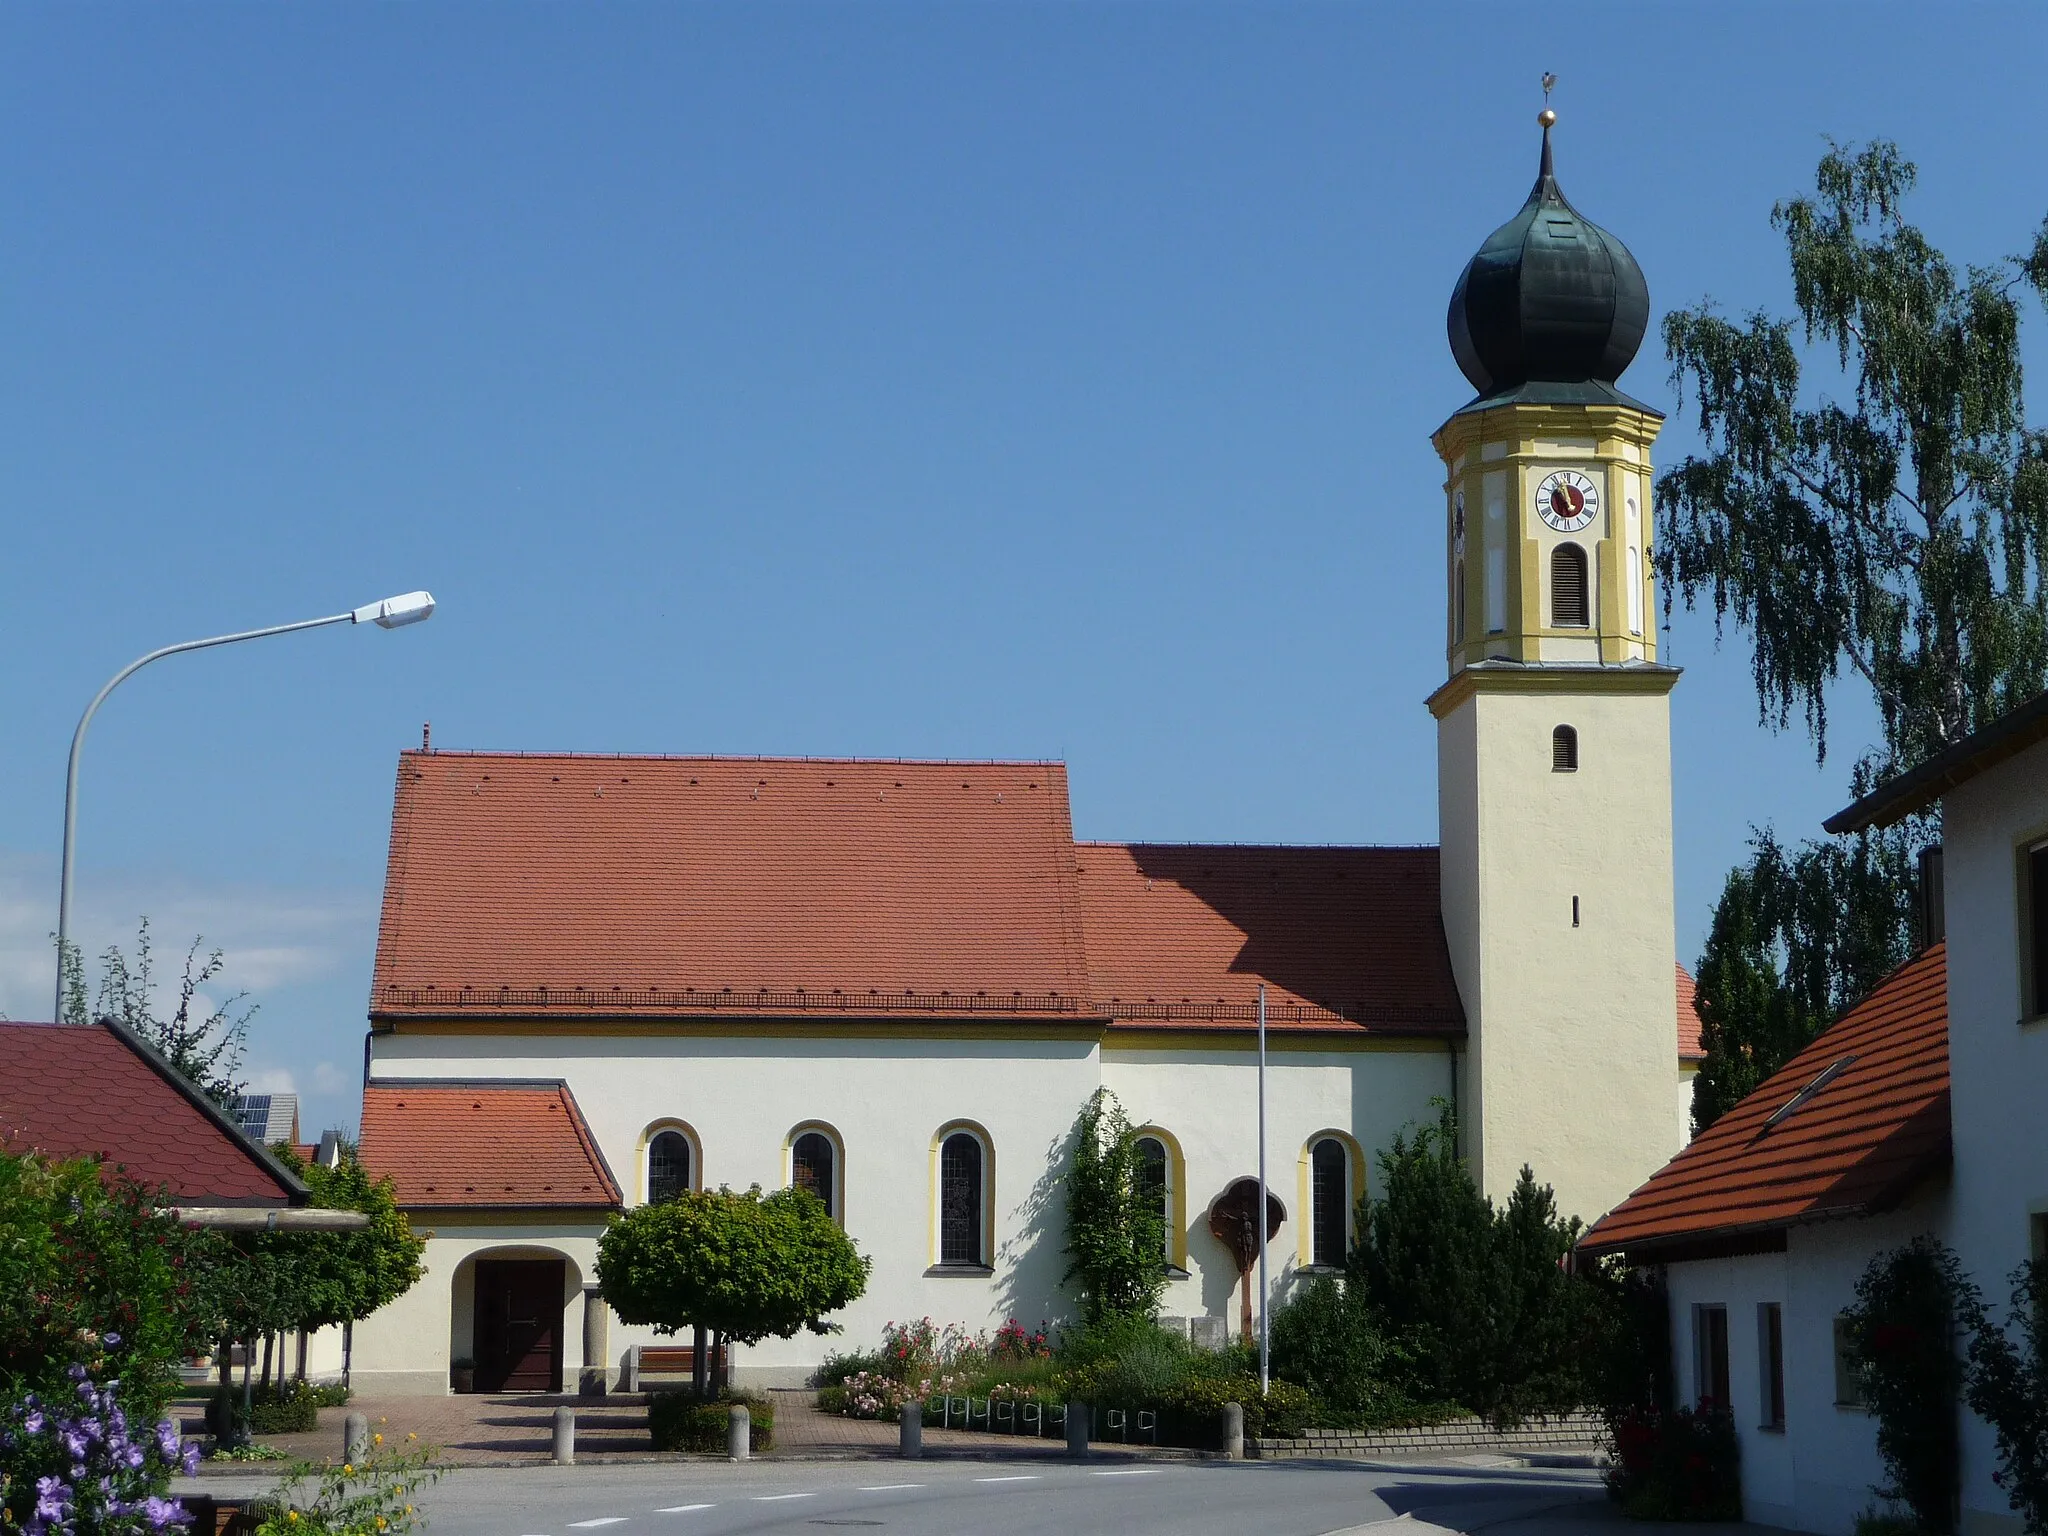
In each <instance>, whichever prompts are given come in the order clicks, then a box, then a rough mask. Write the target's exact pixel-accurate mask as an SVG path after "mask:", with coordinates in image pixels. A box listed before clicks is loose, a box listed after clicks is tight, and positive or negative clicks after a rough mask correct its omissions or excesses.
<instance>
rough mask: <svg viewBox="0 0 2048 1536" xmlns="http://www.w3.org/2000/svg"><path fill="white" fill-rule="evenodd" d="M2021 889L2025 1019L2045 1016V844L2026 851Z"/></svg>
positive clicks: (2047, 845) (2047, 969)
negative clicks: (2024, 926) (2024, 930)
mask: <svg viewBox="0 0 2048 1536" xmlns="http://www.w3.org/2000/svg"><path fill="white" fill-rule="evenodd" d="M2021 870H2022V881H2023V884H2024V887H2025V888H2024V889H2023V890H2022V891H2021V892H2020V912H2021V913H2022V919H2021V920H2022V921H2023V922H2024V923H2025V925H2026V933H2025V938H2024V941H2023V943H2024V948H2023V956H2024V959H2023V961H2022V966H2023V969H2024V970H2025V972H2026V975H2025V977H2024V990H2025V997H2024V1006H2025V1013H2026V1017H2028V1018H2030V1019H2038V1018H2040V1017H2041V1016H2042V1015H2043V1014H2048V843H2036V844H2035V845H2034V846H2033V847H2032V848H2029V849H2028V850H2027V851H2026V855H2025V862H2024V864H2023V865H2022V866H2021Z"/></svg>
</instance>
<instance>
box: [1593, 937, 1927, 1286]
mask: <svg viewBox="0 0 2048 1536" xmlns="http://www.w3.org/2000/svg"><path fill="white" fill-rule="evenodd" d="M1838 1063H1840V1064H1842V1065H1841V1067H1840V1070H1839V1071H1837V1072H1836V1073H1835V1075H1834V1076H1833V1077H1831V1078H1829V1079H1827V1080H1826V1081H1825V1082H1824V1083H1822V1084H1821V1085H1820V1086H1819V1087H1818V1088H1817V1090H1816V1091H1814V1092H1813V1093H1812V1094H1811V1096H1810V1097H1808V1098H1806V1099H1805V1100H1804V1101H1803V1102H1800V1103H1797V1104H1794V1103H1793V1101H1794V1099H1795V1098H1797V1097H1798V1095H1799V1094H1800V1093H1801V1092H1802V1091H1803V1090H1805V1089H1807V1088H1809V1087H1811V1086H1812V1085H1814V1083H1815V1082H1816V1080H1817V1079H1819V1078H1820V1076H1821V1074H1822V1073H1824V1072H1826V1071H1827V1070H1828V1069H1829V1068H1830V1067H1834V1066H1836V1065H1837V1064H1838ZM1788 1105H1789V1106H1791V1107H1790V1110H1789V1112H1788V1113H1785V1114H1784V1115H1783V1117H1782V1118H1781V1119H1780V1120H1779V1121H1778V1123H1776V1124H1775V1125H1767V1124H1766V1122H1767V1121H1769V1120H1770V1119H1771V1117H1772V1116H1773V1115H1777V1114H1779V1112H1780V1111H1784V1110H1786V1109H1787V1106H1788ZM1948 1156H1949V1105H1948V956H1947V950H1946V947H1945V946H1943V945H1936V946H1935V947H1934V948H1932V949H1930V950H1928V951H1926V952H1925V953H1924V954H1922V955H1920V956H1919V957H1918V958H1917V959H1914V960H1912V961H1910V962H1908V963H1907V964H1905V965H1903V966H1901V967H1900V968H1899V969H1898V970H1896V971H1894V972H1892V974H1891V975H1890V976H1888V977H1886V978H1885V980H1884V981H1883V982H1882V983H1881V984H1880V985H1879V986H1878V987H1877V989H1876V990H1875V991H1873V992H1872V993H1871V994H1870V995H1869V996H1868V997H1866V998H1865V999H1863V1001H1862V1002H1860V1003H1858V1004H1857V1005H1856V1006H1855V1007H1854V1008H1852V1009H1850V1010H1849V1012H1848V1013H1846V1014H1844V1015H1843V1016H1842V1018H1841V1019H1840V1021H1838V1022H1837V1023H1836V1024H1834V1025H1833V1026H1832V1027H1831V1028H1829V1029H1827V1030H1825V1031H1823V1032H1822V1033H1821V1035H1820V1036H1819V1037H1818V1038H1817V1039H1815V1040H1814V1042H1813V1043H1812V1044H1811V1045H1809V1046H1807V1047H1806V1049H1805V1050H1803V1051H1801V1052H1800V1053H1799V1054H1798V1055H1797V1056H1795V1057H1793V1058H1792V1060H1791V1061H1790V1062H1788V1063H1786V1065H1785V1067H1784V1068H1783V1069H1782V1070H1781V1071H1779V1072H1777V1073H1775V1074H1773V1075H1772V1076H1771V1077H1770V1078H1768V1079H1767V1080H1766V1081H1765V1082H1764V1083H1763V1084H1762V1085H1761V1086H1760V1087H1758V1089H1757V1090H1756V1091H1755V1092H1754V1093H1752V1094H1750V1095H1749V1097H1747V1098H1745V1099H1744V1100H1743V1101H1742V1102H1741V1103H1740V1104H1738V1105H1736V1106H1735V1107H1734V1108H1733V1109H1731V1110H1729V1111H1728V1112H1727V1113H1726V1114H1724V1115H1723V1116H1721V1118H1720V1119H1718V1120H1716V1121H1715V1122H1714V1123H1713V1124H1712V1125H1711V1126H1709V1127H1708V1128H1707V1129H1706V1130H1705V1131H1704V1132H1702V1133H1701V1135H1700V1136H1699V1137H1698V1138H1697V1139H1696V1140H1695V1141H1694V1142H1693V1143H1692V1144H1691V1145H1690V1146H1688V1147H1687V1148H1686V1149H1685V1150H1684V1151H1683V1152H1680V1153H1679V1154H1678V1156H1676V1157H1674V1158H1673V1159H1672V1160H1671V1161H1670V1162H1668V1163H1666V1164H1665V1165H1664V1166H1663V1168H1661V1169H1659V1170H1658V1171H1657V1173H1655V1174H1654V1175H1652V1177H1651V1178H1650V1180H1649V1182H1648V1183H1646V1184H1644V1185H1643V1187H1642V1188H1640V1189H1638V1190H1637V1191H1636V1192H1635V1193H1634V1194H1632V1195H1630V1196H1629V1197H1628V1199H1626V1200H1624V1201H1623V1202H1622V1203H1621V1204H1620V1205H1618V1206H1616V1207H1615V1208H1614V1209H1613V1210H1612V1211H1610V1212H1608V1213H1607V1215H1605V1216H1603V1217H1602V1218H1601V1219H1600V1220H1599V1221H1598V1222H1596V1223H1594V1225H1593V1229H1592V1230H1591V1231H1590V1232H1588V1233H1587V1234H1586V1236H1585V1238H1584V1240H1583V1241H1582V1242H1581V1243H1580V1248H1581V1249H1582V1250H1583V1251H1585V1252H1588V1253H1609V1252H1614V1251H1617V1250H1623V1249H1627V1250H1654V1249H1656V1248H1658V1247H1672V1246H1675V1245H1681V1244H1687V1243H1703V1242H1707V1241H1710V1240H1714V1239H1726V1238H1732V1237H1737V1236H1740V1235H1744V1234H1750V1233H1757V1232H1762V1231H1771V1230H1778V1229H1782V1228H1784V1227H1787V1226H1791V1225H1793V1224H1795V1223H1798V1222H1805V1221H1818V1220H1822V1219H1825V1218H1827V1217H1833V1216H1851V1215H1861V1214H1863V1213H1865V1212H1869V1211H1874V1210H1881V1209H1883V1208H1884V1207H1886V1206H1887V1205H1890V1204H1892V1203H1894V1202H1895V1201H1897V1200H1898V1199H1899V1198H1900V1197H1901V1196H1902V1195H1904V1194H1905V1193H1906V1192H1907V1191H1908V1190H1909V1189H1910V1188H1911V1187H1912V1186H1913V1185H1914V1184H1915V1183H1917V1182H1918V1181H1919V1180H1921V1179H1922V1178H1924V1177H1926V1176H1927V1175H1928V1174H1930V1173H1933V1172H1935V1171H1937V1170H1939V1169H1940V1168H1942V1167H1943V1166H1945V1165H1946V1163H1947V1160H1948Z"/></svg>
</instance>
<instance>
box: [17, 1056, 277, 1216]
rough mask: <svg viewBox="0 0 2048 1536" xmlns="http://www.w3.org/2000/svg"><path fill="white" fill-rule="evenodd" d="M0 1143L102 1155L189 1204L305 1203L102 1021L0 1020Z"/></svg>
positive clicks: (187, 1091)
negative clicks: (35, 1021) (37, 1022)
mask: <svg viewBox="0 0 2048 1536" xmlns="http://www.w3.org/2000/svg"><path fill="white" fill-rule="evenodd" d="M0 1145H4V1146H6V1147H8V1148H9V1149H10V1150H13V1151H23V1150H27V1149H29V1148H34V1149H36V1150H38V1151H40V1152H42V1153H43V1154H45V1155H46V1156H49V1157H55V1158H67V1157H104V1158H105V1159H106V1161H107V1163H108V1164H109V1165H111V1166H114V1167H118V1168H120V1169H122V1170H124V1171H125V1172H126V1173H127V1174H128V1175H129V1176H130V1177H131V1178H133V1179H134V1180H135V1181H136V1182H137V1183H139V1184H142V1185H144V1186H145V1187H147V1188H150V1189H157V1188H162V1189H165V1190H168V1191H169V1193H170V1194H171V1195H172V1196H173V1197H174V1198H176V1199H177V1200H179V1201H181V1202H184V1203H187V1204H191V1205H239V1206H285V1205H303V1204H304V1203H305V1199H306V1194H305V1191H304V1190H303V1189H302V1188H300V1187H299V1185H298V1184H297V1183H296V1182H295V1181H293V1180H291V1179H290V1178H289V1177H287V1176H286V1175H285V1174H284V1172H283V1171H282V1170H281V1169H279V1168H277V1167H276V1166H274V1165H273V1164H272V1163H271V1162H270V1161H269V1159H268V1158H266V1157H265V1156H264V1155H263V1154H262V1153H261V1152H260V1151H258V1150H257V1148H256V1147H255V1146H254V1145H253V1144H252V1143H250V1142H249V1141H247V1140H246V1139H244V1138H243V1137H242V1136H241V1135H240V1134H239V1133H238V1132H237V1131H236V1130H235V1129H234V1128H233V1126H232V1125H231V1124H230V1122H229V1121H228V1120H227V1118H226V1117H225V1116H224V1115H222V1114H221V1113H220V1112H219V1111H218V1110H214V1109H210V1108H209V1107H208V1106H205V1105H203V1104H202V1103H201V1102H200V1101H199V1099H198V1094H197V1090H195V1089H192V1088H190V1087H188V1086H183V1085H181V1083H180V1082H179V1081H178V1080H177V1079H176V1078H175V1075H174V1074H173V1073H172V1071H171V1069H170V1068H169V1067H168V1066H166V1065H164V1064H163V1062H162V1061H161V1060H160V1059H158V1058H157V1057H156V1056H155V1054H154V1053H153V1052H151V1051H150V1050H149V1048H148V1047H147V1046H144V1045H142V1044H141V1043H140V1042H136V1041H132V1040H130V1039H128V1038H127V1037H125V1036H124V1035H123V1034H122V1033H121V1032H120V1031H118V1030H115V1029H113V1028H111V1027H109V1026H107V1025H105V1024H90V1025H73V1024H23V1023H17V1022H14V1021H11V1020H0Z"/></svg>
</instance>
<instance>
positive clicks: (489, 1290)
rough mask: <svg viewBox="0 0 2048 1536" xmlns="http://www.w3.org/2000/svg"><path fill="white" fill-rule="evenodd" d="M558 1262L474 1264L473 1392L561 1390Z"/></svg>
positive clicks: (560, 1278) (492, 1261)
mask: <svg viewBox="0 0 2048 1536" xmlns="http://www.w3.org/2000/svg"><path fill="white" fill-rule="evenodd" d="M562 1286H563V1274H562V1260H560V1259H478V1260H477V1263H476V1387H477V1390H478V1391H479V1392H559V1391H561V1390H562Z"/></svg>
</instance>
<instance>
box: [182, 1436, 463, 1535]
mask: <svg viewBox="0 0 2048 1536" xmlns="http://www.w3.org/2000/svg"><path fill="white" fill-rule="evenodd" d="M443 1470H444V1469H443V1468H441V1467H439V1466H437V1465H435V1463H434V1459H433V1452H432V1451H431V1450H430V1449H429V1448H428V1447H426V1446H423V1445H421V1444H420V1443H419V1438H418V1436H416V1435H407V1436H406V1437H405V1440H404V1442H403V1443H402V1444H400V1445H395V1446H387V1445H386V1444H385V1443H384V1436H383V1435H382V1434H381V1433H379V1434H377V1435H375V1436H373V1437H372V1439H371V1444H370V1450H369V1452H368V1454H367V1455H365V1456H364V1457H363V1458H362V1459H361V1460H359V1461H344V1462H329V1463H328V1464H326V1465H325V1466H322V1467H314V1466H312V1465H311V1464H309V1463H307V1462H303V1461H302V1462H299V1463H297V1464H295V1465H294V1466H293V1468H292V1470H291V1471H290V1473H289V1474H287V1476H286V1478H285V1480H284V1482H282V1483H281V1484H279V1485H278V1487H277V1488H276V1489H275V1490H274V1491H273V1492H271V1493H270V1494H267V1495H266V1496H265V1497H264V1498H263V1499H262V1500H260V1501H259V1503H258V1505H257V1506H256V1509H257V1510H258V1511H259V1512H260V1517H261V1523H260V1524H258V1525H257V1527H256V1536H405V1533H406V1532H408V1531H412V1530H415V1529H417V1528H418V1527H419V1526H421V1525H423V1524H424V1523H425V1517H424V1516H422V1515H421V1514H420V1513H419V1509H418V1506H417V1505H416V1504H415V1503H414V1498H415V1496H416V1495H417V1494H418V1492H419V1490H420V1489H421V1488H424V1487H425V1486H426V1485H427V1484H429V1483H431V1482H433V1481H434V1480H435V1479H436V1478H437V1477H439V1476H440V1475H441V1473H442V1471H443ZM195 1536H202V1533H195Z"/></svg>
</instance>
